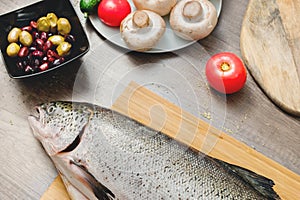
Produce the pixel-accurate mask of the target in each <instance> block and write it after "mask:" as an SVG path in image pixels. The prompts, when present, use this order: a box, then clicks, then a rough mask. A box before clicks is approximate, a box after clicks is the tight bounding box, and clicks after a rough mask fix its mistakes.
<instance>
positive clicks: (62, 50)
mask: <svg viewBox="0 0 300 200" xmlns="http://www.w3.org/2000/svg"><path fill="white" fill-rule="evenodd" d="M71 47H72V45H71V44H70V43H68V42H62V43H61V44H60V45H58V47H57V48H56V51H57V53H58V55H59V56H65V55H67V54H68V53H69V51H70V49H71Z"/></svg>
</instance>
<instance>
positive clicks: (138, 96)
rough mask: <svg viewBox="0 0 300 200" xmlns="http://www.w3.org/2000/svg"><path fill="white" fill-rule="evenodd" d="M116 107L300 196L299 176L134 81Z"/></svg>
mask: <svg viewBox="0 0 300 200" xmlns="http://www.w3.org/2000/svg"><path fill="white" fill-rule="evenodd" d="M112 108H113V109H114V110H116V111H118V112H120V113H123V114H125V115H128V116H130V117H131V118H133V119H135V120H137V121H139V122H141V123H143V124H145V125H147V126H150V127H152V128H154V129H155V130H158V131H161V132H162V133H164V134H166V135H168V136H170V137H172V138H175V139H176V140H178V141H180V142H182V143H184V144H186V145H189V146H191V147H192V148H194V149H196V150H198V151H202V152H204V153H206V154H208V155H210V156H212V157H215V158H218V159H221V160H224V161H226V162H229V163H232V164H235V165H239V166H242V167H244V168H247V169H250V170H252V171H254V172H256V173H259V174H261V175H264V176H266V177H268V178H270V179H272V180H273V181H274V182H275V187H274V189H275V191H276V192H277V193H278V194H279V195H280V197H281V198H282V199H300V193H299V191H300V176H299V175H297V174H295V173H293V172H291V171H290V170H288V169H286V168H285V167H283V166H281V165H279V164H278V163H276V162H274V161H272V160H271V159H269V158H267V157H265V156H264V155H262V154H260V153H258V152H257V151H255V150H254V149H252V148H250V147H248V146H247V145H245V144H243V143H241V142H239V141H237V140H236V139H234V138H232V137H230V136H228V135H227V134H225V133H224V132H222V131H220V130H217V129H215V128H214V127H212V126H210V125H209V124H208V123H206V122H204V121H202V120H200V119H198V118H196V117H194V116H193V115H191V114H189V113H187V112H185V111H183V110H182V109H180V108H179V107H178V106H176V105H174V104H172V103H170V102H168V101H167V100H165V99H163V98H162V97H160V96H158V95H156V94H155V93H153V92H151V91H149V90H148V89H146V88H144V87H141V86H139V85H138V84H136V83H134V82H132V83H131V84H130V85H129V86H128V87H127V88H126V89H125V90H124V92H123V93H122V94H121V95H120V96H119V98H118V99H117V100H116V101H115V103H114V105H113V106H112ZM56 185H57V182H56V183H53V185H51V187H56ZM51 187H50V188H51ZM60 192H61V191H55V190H54V189H49V190H48V191H47V192H46V194H45V195H47V196H49V197H54V196H60V195H61V193H60ZM43 199H44V200H47V198H43Z"/></svg>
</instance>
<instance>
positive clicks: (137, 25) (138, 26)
mask: <svg viewBox="0 0 300 200" xmlns="http://www.w3.org/2000/svg"><path fill="white" fill-rule="evenodd" d="M165 29H166V24H165V21H164V20H163V18H162V17H161V16H160V15H158V14H156V13H154V12H152V11H149V10H137V11H135V12H132V13H130V14H129V15H127V17H125V19H123V21H122V22H121V25H120V31H121V36H122V38H123V40H124V42H125V43H126V45H127V46H128V47H129V48H130V49H132V50H135V51H147V50H149V49H151V48H153V47H154V46H155V45H156V44H157V42H158V41H159V39H160V38H161V37H162V35H163V34H164V32H165Z"/></svg>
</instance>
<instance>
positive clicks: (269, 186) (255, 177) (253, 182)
mask: <svg viewBox="0 0 300 200" xmlns="http://www.w3.org/2000/svg"><path fill="white" fill-rule="evenodd" d="M214 160H215V161H216V162H217V163H219V164H220V165H221V166H222V167H223V168H225V169H226V170H228V171H230V172H231V173H234V174H235V175H237V176H238V177H240V178H241V179H242V180H243V181H245V182H246V183H248V184H249V185H250V186H252V187H253V188H254V189H255V190H256V191H257V192H259V193H260V194H261V195H262V196H263V197H265V198H267V199H268V200H279V199H281V198H280V197H279V196H278V194H277V193H276V192H275V191H274V189H273V186H274V185H275V183H274V182H273V181H272V180H271V179H268V178H266V177H264V176H262V175H259V174H257V173H255V172H253V171H250V170H248V169H245V168H242V167H239V166H237V165H232V164H229V163H226V162H223V161H221V160H217V159H214Z"/></svg>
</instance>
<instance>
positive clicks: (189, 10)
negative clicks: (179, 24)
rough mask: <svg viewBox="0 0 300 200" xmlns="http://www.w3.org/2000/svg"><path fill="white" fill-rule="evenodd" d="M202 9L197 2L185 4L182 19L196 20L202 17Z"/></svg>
mask: <svg viewBox="0 0 300 200" xmlns="http://www.w3.org/2000/svg"><path fill="white" fill-rule="evenodd" d="M202 13H203V8H202V5H201V4H200V2H199V1H189V2H187V3H186V4H185V5H184V7H183V11H182V14H183V16H184V17H186V18H188V19H190V20H192V19H198V18H200V17H201V16H202Z"/></svg>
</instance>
